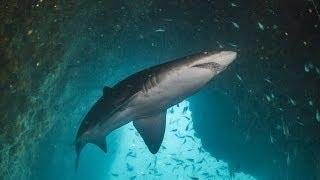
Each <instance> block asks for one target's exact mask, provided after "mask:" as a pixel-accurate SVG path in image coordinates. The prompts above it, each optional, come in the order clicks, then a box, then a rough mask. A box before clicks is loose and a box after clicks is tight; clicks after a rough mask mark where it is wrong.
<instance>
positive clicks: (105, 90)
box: [103, 86, 112, 97]
mask: <svg viewBox="0 0 320 180" xmlns="http://www.w3.org/2000/svg"><path fill="white" fill-rule="evenodd" d="M111 92H112V88H111V87H109V86H105V87H103V97H108V96H109V95H111Z"/></svg>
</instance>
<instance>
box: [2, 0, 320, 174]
mask: <svg viewBox="0 0 320 180" xmlns="http://www.w3.org/2000/svg"><path fill="white" fill-rule="evenodd" d="M1 4H2V5H3V6H1V9H0V12H3V13H2V14H1V16H0V17H1V19H3V23H1V26H0V27H1V28H0V35H1V36H0V37H1V40H0V44H1V47H2V46H3V47H4V48H1V49H3V52H2V50H1V51H0V60H1V61H0V62H1V74H0V77H1V91H0V93H1V100H0V105H1V106H0V107H1V114H0V116H1V118H0V119H1V120H0V126H1V131H0V132H1V134H0V135H1V136H0V142H1V145H0V152H1V154H0V167H1V168H0V179H14V180H15V179H19V180H20V179H21V180H24V179H35V180H36V179H41V180H42V179H46V180H51V179H52V180H53V179H55V180H56V179H67V180H69V179H79V180H86V179H97V180H105V179H121V180H122V179H123V180H126V179H131V180H140V179H148V180H149V179H170V180H171V179H181V180H186V179H190V180H192V179H193V180H196V179H201V180H202V179H210V180H211V179H217V180H220V179H221V180H223V179H238V180H255V179H259V180H260V179H261V180H318V179H320V173H319V172H320V154H319V152H320V135H319V132H320V91H319V79H320V62H319V59H320V51H319V49H320V43H319V42H320V38H319V37H320V32H319V31H320V30H319V28H320V19H319V15H318V14H317V11H316V9H317V8H318V9H319V8H320V5H319V4H320V3H319V2H317V1H307V0H305V1H294V2H292V1H287V0H283V1H281V2H280V1H263V2H262V1H257V2H256V1H252V2H244V1H219V0H218V1H212V0H208V1H200V0H176V1H156V0H141V1H130V0H122V1H115V0H114V1H85V0H81V1H76V2H71V1H68V2H67V1H56V2H51V1H46V0H43V1H25V2H23V3H22V2H19V3H15V2H13V1H3V2H1ZM1 21H2V20H1ZM2 37H3V38H2ZM210 50H232V51H236V52H237V53H238V57H237V59H236V60H235V61H234V62H233V63H232V64H231V65H230V66H229V67H228V69H226V70H225V71H224V72H222V73H221V74H219V75H218V76H216V77H215V78H214V79H213V80H212V81H211V82H210V83H209V84H207V86H205V87H204V88H203V89H202V90H201V91H199V92H198V93H197V94H195V95H193V96H192V97H190V98H187V99H186V100H184V101H182V102H181V103H179V104H178V105H175V106H173V107H171V108H169V109H168V111H167V114H166V117H167V122H166V123H167V124H166V132H165V136H164V140H163V144H162V146H161V147H160V150H159V152H158V153H157V154H155V155H153V154H151V153H150V152H149V151H148V149H147V147H146V145H145V144H144V142H143V140H142V138H141V137H140V135H139V134H138V132H137V131H136V130H135V129H134V127H133V126H132V124H131V123H129V124H127V125H125V126H123V127H121V128H119V129H117V130H115V131H114V132H112V133H111V134H110V135H108V136H107V137H106V142H107V145H108V153H107V154H105V153H104V152H103V151H101V150H100V149H99V148H98V147H97V146H94V145H92V144H89V145H87V146H86V147H85V148H84V149H83V151H82V153H81V156H80V165H79V168H78V170H77V171H75V151H74V144H73V142H74V139H75V135H76V132H77V130H78V128H79V126H80V123H81V121H82V120H83V118H84V116H85V115H86V113H87V112H88V111H89V110H90V108H91V107H92V105H93V104H94V103H95V102H96V101H97V99H98V98H99V97H100V96H101V95H102V89H103V87H104V86H113V85H115V84H116V83H117V82H118V81H120V80H122V79H123V78H125V77H127V76H129V75H131V74H133V73H135V72H137V71H140V70H142V69H144V68H148V67H150V66H152V65H156V64H160V63H163V62H166V61H169V60H172V59H175V58H178V57H183V56H185V55H188V54H192V53H196V52H201V51H210Z"/></svg>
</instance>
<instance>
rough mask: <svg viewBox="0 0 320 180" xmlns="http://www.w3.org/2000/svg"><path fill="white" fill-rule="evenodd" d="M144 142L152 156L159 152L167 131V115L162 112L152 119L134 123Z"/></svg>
mask: <svg viewBox="0 0 320 180" xmlns="http://www.w3.org/2000/svg"><path fill="white" fill-rule="evenodd" d="M133 125H134V127H135V128H136V129H137V130H138V132H139V134H140V135H141V137H142V138H143V141H144V142H145V143H146V145H147V146H148V149H149V151H150V152H151V153H152V154H155V153H157V152H158V150H159V148H160V146H161V143H162V140H163V136H164V132H165V129H166V113H165V112H161V113H159V114H155V115H153V116H150V117H146V118H141V119H137V120H135V121H133Z"/></svg>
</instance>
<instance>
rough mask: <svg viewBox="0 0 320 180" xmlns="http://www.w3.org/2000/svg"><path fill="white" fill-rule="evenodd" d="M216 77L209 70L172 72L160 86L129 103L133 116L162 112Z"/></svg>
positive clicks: (137, 95)
mask: <svg viewBox="0 0 320 180" xmlns="http://www.w3.org/2000/svg"><path fill="white" fill-rule="evenodd" d="M213 76H214V74H213V73H212V71H211V70H209V69H200V68H190V69H186V70H184V71H172V72H171V73H170V74H167V75H166V76H165V77H164V78H163V79H162V80H161V81H160V83H159V84H157V85H156V86H154V87H152V88H151V89H148V90H147V91H145V92H142V91H140V92H138V93H137V94H136V96H135V98H133V99H132V101H131V102H130V103H129V105H128V108H129V109H131V110H133V111H134V112H132V114H133V115H135V116H140V115H141V116H143V115H148V114H152V113H157V112H160V111H165V110H166V109H167V108H169V107H171V106H173V105H175V104H177V103H179V102H180V101H182V100H184V99H185V98H187V97H188V96H190V95H192V94H193V93H195V92H196V91H197V90H199V89H200V88H201V87H202V86H204V85H205V84H206V83H207V82H208V81H210V79H211V78H212V77H213Z"/></svg>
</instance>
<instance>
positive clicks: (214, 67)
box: [192, 62, 226, 71]
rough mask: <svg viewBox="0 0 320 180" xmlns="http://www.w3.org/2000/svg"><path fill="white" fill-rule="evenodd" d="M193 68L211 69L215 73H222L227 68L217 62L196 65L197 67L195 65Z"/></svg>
mask: <svg viewBox="0 0 320 180" xmlns="http://www.w3.org/2000/svg"><path fill="white" fill-rule="evenodd" d="M192 67H196V68H202V69H210V70H213V71H222V70H224V69H225V68H226V67H225V66H223V65H221V64H219V63H215V62H208V63H202V64H196V65H193V66H192Z"/></svg>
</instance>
